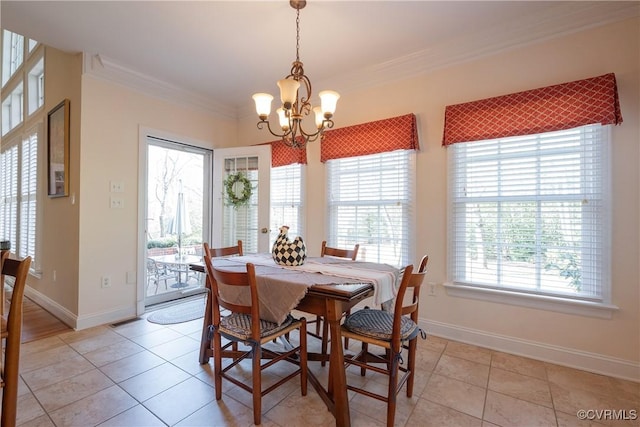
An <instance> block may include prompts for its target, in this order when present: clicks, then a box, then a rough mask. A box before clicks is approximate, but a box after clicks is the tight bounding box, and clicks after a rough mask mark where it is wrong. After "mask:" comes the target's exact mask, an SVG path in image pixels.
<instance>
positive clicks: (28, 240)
mask: <svg viewBox="0 0 640 427" xmlns="http://www.w3.org/2000/svg"><path fill="white" fill-rule="evenodd" d="M21 151H22V157H21V162H20V163H21V164H22V170H21V178H20V247H19V253H18V255H19V256H20V257H22V258H24V257H27V256H31V257H32V259H33V260H34V261H35V257H36V204H37V200H38V199H37V196H38V191H37V190H38V134H37V132H34V133H31V134H30V135H28V136H26V137H25V138H24V139H23V140H22V149H21Z"/></svg>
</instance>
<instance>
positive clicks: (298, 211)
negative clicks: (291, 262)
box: [269, 163, 305, 242]
mask: <svg viewBox="0 0 640 427" xmlns="http://www.w3.org/2000/svg"><path fill="white" fill-rule="evenodd" d="M302 172H303V165H301V164H299V163H295V164H290V165H286V166H278V167H275V168H271V189H270V191H271V219H270V221H271V225H270V228H271V232H270V236H269V237H270V238H269V241H270V242H275V241H276V238H277V237H278V233H279V231H280V227H282V226H283V225H288V226H289V235H290V236H291V238H294V237H296V236H304V235H305V233H304V224H303V199H302V188H303V186H304V182H303V173H302Z"/></svg>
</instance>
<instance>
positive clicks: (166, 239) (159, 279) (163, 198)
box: [144, 137, 211, 306]
mask: <svg viewBox="0 0 640 427" xmlns="http://www.w3.org/2000/svg"><path fill="white" fill-rule="evenodd" d="M147 141H148V144H147V209H146V246H145V247H146V260H145V262H146V277H145V283H144V285H145V305H147V306H148V305H152V304H156V303H160V302H166V301H170V300H173V299H177V298H182V297H184V296H189V295H193V294H197V293H201V292H205V288H204V278H203V277H201V275H200V274H199V273H195V272H193V271H190V270H189V263H192V262H197V261H200V260H201V259H202V242H203V241H204V239H205V238H208V236H209V235H210V229H209V224H210V223H211V221H210V215H209V212H210V209H209V197H208V195H209V194H210V186H209V182H210V178H209V177H210V176H211V174H210V164H211V160H210V159H211V151H210V150H205V149H202V148H198V147H193V146H188V145H184V144H180V143H176V142H170V141H166V140H161V139H157V138H152V137H148V139H147Z"/></svg>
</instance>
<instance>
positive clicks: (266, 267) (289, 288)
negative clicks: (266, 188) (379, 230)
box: [213, 254, 399, 323]
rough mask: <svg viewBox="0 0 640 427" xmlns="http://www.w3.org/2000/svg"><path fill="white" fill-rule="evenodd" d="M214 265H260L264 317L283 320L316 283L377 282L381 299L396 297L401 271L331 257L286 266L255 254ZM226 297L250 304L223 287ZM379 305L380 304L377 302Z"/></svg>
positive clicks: (232, 267)
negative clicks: (248, 263)
mask: <svg viewBox="0 0 640 427" xmlns="http://www.w3.org/2000/svg"><path fill="white" fill-rule="evenodd" d="M213 261H214V266H215V267H216V268H219V269H223V270H231V271H233V270H238V271H244V270H245V269H246V263H247V262H251V263H253V264H254V265H255V266H256V281H257V283H258V286H259V287H260V288H259V295H260V317H262V318H263V319H265V320H269V321H272V322H276V323H281V322H282V321H283V320H284V319H285V318H286V316H287V314H288V313H290V312H291V310H293V309H294V308H295V307H296V306H297V305H298V303H299V302H300V300H302V298H304V296H305V295H306V293H307V289H308V288H309V287H311V286H313V285H327V284H344V283H354V282H359V283H361V282H367V283H373V285H374V288H375V295H377V296H378V298H377V299H376V301H377V300H380V301H381V302H384V301H385V300H384V299H382V298H387V297H388V296H389V295H390V297H388V298H387V299H393V297H394V296H395V292H396V290H395V284H396V282H397V277H398V274H399V273H398V270H397V269H395V268H394V267H391V266H388V265H386V264H376V263H368V262H359V261H345V260H341V259H337V258H334V259H330V258H307V261H306V262H305V264H303V265H302V266H297V267H284V266H281V265H278V264H276V263H275V262H274V261H273V259H272V258H271V254H251V255H244V256H238V257H230V258H224V259H214V260H213ZM220 292H221V293H222V295H224V297H225V299H228V300H230V301H232V302H237V303H240V304H247V302H248V295H246V294H244V293H242V292H238V289H232V287H230V286H220ZM376 304H378V303H376Z"/></svg>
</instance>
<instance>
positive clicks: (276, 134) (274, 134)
mask: <svg viewBox="0 0 640 427" xmlns="http://www.w3.org/2000/svg"><path fill="white" fill-rule="evenodd" d="M265 124H266V125H267V130H268V131H269V133H271V135H273V136H275V137H278V138H282V139H285V138H287V137H288V136H289V135H291V128H289V130H288V131H286V132H284V133H276V132H274V131H273V130H272V129H271V122H269V120H260V121H259V122H258V123H257V125H256V126H257V127H258V129H260V130H262V129H264V125H265Z"/></svg>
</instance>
